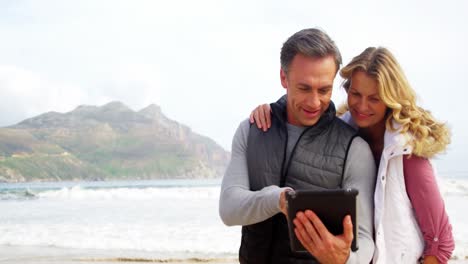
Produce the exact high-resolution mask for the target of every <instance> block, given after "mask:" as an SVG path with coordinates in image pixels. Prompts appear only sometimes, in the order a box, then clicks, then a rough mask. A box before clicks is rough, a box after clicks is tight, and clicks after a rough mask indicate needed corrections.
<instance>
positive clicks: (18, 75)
mask: <svg viewBox="0 0 468 264" xmlns="http://www.w3.org/2000/svg"><path fill="white" fill-rule="evenodd" d="M0 86H1V89H0V112H1V113H2V115H1V119H0V125H2V126H5V125H12V124H14V123H17V122H18V121H21V120H22V119H24V118H28V117H32V116H34V115H38V114H41V113H43V112H48V111H58V112H66V111H70V110H72V108H73V107H75V106H76V105H78V104H79V103H80V102H82V101H84V100H85V98H86V95H85V94H84V92H83V90H82V89H81V88H80V87H77V86H74V85H70V84H66V83H59V82H57V81H53V80H48V79H47V78H45V77H44V76H41V75H40V74H38V73H35V72H32V71H29V70H26V69H22V68H18V67H16V66H12V65H0Z"/></svg>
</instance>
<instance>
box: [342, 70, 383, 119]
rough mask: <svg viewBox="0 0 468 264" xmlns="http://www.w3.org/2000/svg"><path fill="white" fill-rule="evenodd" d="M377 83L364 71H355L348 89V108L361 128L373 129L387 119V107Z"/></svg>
mask: <svg viewBox="0 0 468 264" xmlns="http://www.w3.org/2000/svg"><path fill="white" fill-rule="evenodd" d="M377 85H378V83H377V81H376V80H375V79H374V78H373V77H371V76H369V75H368V74H367V73H365V72H363V71H359V70H358V71H355V72H354V73H353V75H352V76H351V85H350V86H349V89H348V106H349V110H350V112H351V116H352V117H353V119H354V122H355V123H356V124H357V125H358V127H359V128H372V127H373V126H375V125H377V124H379V123H381V122H382V121H383V120H384V118H385V112H386V109H387V106H386V105H385V103H384V102H383V101H382V100H381V99H380V95H379V91H378V88H377Z"/></svg>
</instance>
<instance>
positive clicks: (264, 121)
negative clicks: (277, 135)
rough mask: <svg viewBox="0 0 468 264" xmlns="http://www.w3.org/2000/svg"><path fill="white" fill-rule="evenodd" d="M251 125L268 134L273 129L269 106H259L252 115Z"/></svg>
mask: <svg viewBox="0 0 468 264" xmlns="http://www.w3.org/2000/svg"><path fill="white" fill-rule="evenodd" d="M250 123H251V124H253V123H255V124H256V125H257V127H258V129H261V130H263V131H264V132H266V131H267V130H268V129H269V128H270V127H271V107H270V105H269V104H262V105H259V106H257V107H256V108H255V109H254V110H253V111H252V113H251V114H250Z"/></svg>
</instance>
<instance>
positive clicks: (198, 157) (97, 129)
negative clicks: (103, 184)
mask: <svg viewBox="0 0 468 264" xmlns="http://www.w3.org/2000/svg"><path fill="white" fill-rule="evenodd" d="M229 156H230V154H229V152H226V151H225V150H224V149H223V148H222V147H221V146H219V145H218V144H216V143H215V142H214V141H213V140H211V139H209V138H207V137H205V136H202V135H199V134H196V133H194V132H193V131H191V129H190V128H189V127H187V126H185V125H182V124H179V123H177V122H176V121H173V120H171V119H169V118H167V117H166V116H165V115H164V114H163V113H162V112H161V108H160V107H159V106H157V105H154V104H152V105H149V106H148V107H146V108H144V109H142V110H140V111H138V112H135V111H133V110H132V109H130V108H128V107H127V106H126V105H124V104H123V103H121V102H111V103H108V104H106V105H103V106H100V107H99V106H90V105H81V106H78V107H77V108H76V109H74V110H73V111H71V112H68V113H57V112H48V113H44V114H41V115H39V116H36V117H33V118H30V119H26V120H24V121H22V122H20V123H18V124H16V125H14V126H10V127H5V128H0V181H4V182H22V181H46V180H47V181H49V180H55V181H61V180H117V179H161V178H213V177H218V176H221V175H222V173H223V171H224V169H225V167H226V165H227V163H228V160H229Z"/></svg>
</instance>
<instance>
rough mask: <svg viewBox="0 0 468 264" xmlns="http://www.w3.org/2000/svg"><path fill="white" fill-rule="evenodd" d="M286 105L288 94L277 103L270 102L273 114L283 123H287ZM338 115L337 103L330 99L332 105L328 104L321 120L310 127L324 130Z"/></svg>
mask: <svg viewBox="0 0 468 264" xmlns="http://www.w3.org/2000/svg"><path fill="white" fill-rule="evenodd" d="M286 105H287V95H283V96H282V97H281V98H280V99H279V100H278V101H276V102H275V103H272V104H270V107H271V111H272V115H274V116H275V117H276V118H278V120H280V121H281V123H283V124H286V123H287V120H288V119H287V113H286ZM335 115H336V109H335V104H334V103H333V101H330V105H329V106H328V108H327V110H326V111H325V112H324V113H323V114H322V116H321V117H320V119H319V121H318V122H317V123H316V124H315V125H313V126H310V127H307V130H309V128H314V130H316V131H318V132H319V131H322V130H324V129H326V128H327V127H328V126H329V124H330V123H331V122H332V121H333V119H334V118H335Z"/></svg>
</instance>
